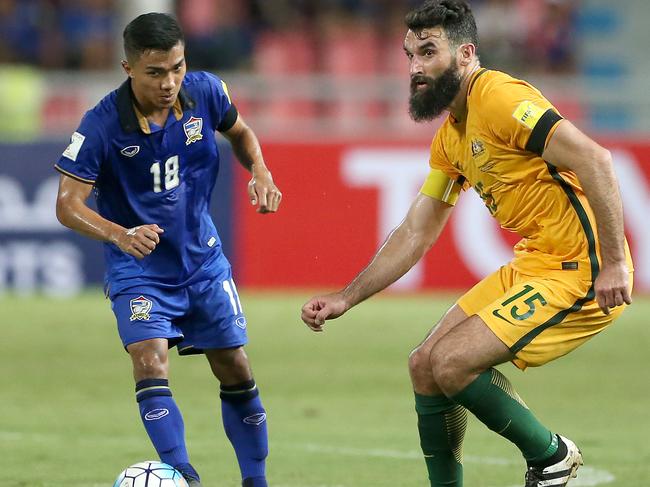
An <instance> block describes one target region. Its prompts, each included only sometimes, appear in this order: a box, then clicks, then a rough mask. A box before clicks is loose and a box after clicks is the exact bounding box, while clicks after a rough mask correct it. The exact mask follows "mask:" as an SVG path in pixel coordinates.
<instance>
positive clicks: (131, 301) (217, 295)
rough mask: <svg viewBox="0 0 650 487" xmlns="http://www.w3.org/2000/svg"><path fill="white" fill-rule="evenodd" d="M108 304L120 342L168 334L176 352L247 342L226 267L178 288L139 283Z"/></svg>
mask: <svg viewBox="0 0 650 487" xmlns="http://www.w3.org/2000/svg"><path fill="white" fill-rule="evenodd" d="M112 308H113V313H115V317H116V318H117V328H118V331H119V334H120V338H121V339H122V344H123V345H124V348H126V347H127V345H130V344H131V343H136V342H140V341H142V340H148V339H151V338H167V339H168V340H169V346H170V348H171V347H173V346H178V352H179V354H181V355H189V354H195V353H202V352H203V350H210V349H216V348H235V347H239V346H242V345H245V344H246V343H247V342H248V337H247V335H246V317H245V316H244V313H243V311H242V307H241V302H240V301H239V296H238V294H237V288H236V287H235V282H234V281H233V279H232V273H231V269H230V267H228V268H226V269H224V270H223V271H221V272H220V273H219V275H218V276H217V277H215V278H214V279H212V280H205V281H201V282H197V283H195V284H192V285H189V286H186V287H183V288H180V289H164V288H159V287H154V286H142V287H137V288H133V289H129V290H128V291H126V292H124V293H122V294H118V295H116V296H113V298H112Z"/></svg>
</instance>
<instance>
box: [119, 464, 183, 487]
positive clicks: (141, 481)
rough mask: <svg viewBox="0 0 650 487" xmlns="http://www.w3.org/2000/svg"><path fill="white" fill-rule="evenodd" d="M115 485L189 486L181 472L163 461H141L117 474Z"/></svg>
mask: <svg viewBox="0 0 650 487" xmlns="http://www.w3.org/2000/svg"><path fill="white" fill-rule="evenodd" d="M113 487H188V486H187V482H186V481H185V479H184V478H183V476H182V475H181V473H180V472H179V471H178V470H176V469H174V467H172V466H170V465H167V464H166V463H162V462H155V461H153V460H152V461H150V462H140V463H136V464H135V465H131V466H130V467H127V468H126V470H124V471H123V472H122V473H120V474H119V475H118V476H117V479H116V480H115V483H114V484H113Z"/></svg>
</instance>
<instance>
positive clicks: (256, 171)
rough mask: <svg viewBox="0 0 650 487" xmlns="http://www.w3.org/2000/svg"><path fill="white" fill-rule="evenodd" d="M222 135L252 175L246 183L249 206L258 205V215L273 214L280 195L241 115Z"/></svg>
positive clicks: (255, 137) (255, 138)
mask: <svg viewBox="0 0 650 487" xmlns="http://www.w3.org/2000/svg"><path fill="white" fill-rule="evenodd" d="M222 133H223V135H224V136H225V137H226V138H227V139H228V141H229V142H230V144H231V145H232V148H233V151H234V153H235V156H237V159H238V160H239V162H240V163H241V165H242V166H244V167H245V168H246V169H247V170H248V171H250V173H251V175H252V178H251V180H250V181H249V182H248V196H249V198H250V201H251V204H252V205H253V206H255V205H258V208H257V211H258V212H259V213H275V212H276V211H277V210H278V207H279V206H280V201H282V193H281V192H280V190H279V189H278V187H277V186H276V185H275V183H274V182H273V176H272V175H271V171H269V169H268V168H267V167H266V164H265V163H264V157H263V156H262V148H261V147H260V143H259V141H258V140H257V136H256V135H255V132H253V130H252V129H251V128H250V127H249V126H248V125H246V122H244V120H243V119H242V117H241V115H237V120H236V122H235V124H234V125H233V126H232V127H230V128H229V129H228V130H226V131H225V132H222Z"/></svg>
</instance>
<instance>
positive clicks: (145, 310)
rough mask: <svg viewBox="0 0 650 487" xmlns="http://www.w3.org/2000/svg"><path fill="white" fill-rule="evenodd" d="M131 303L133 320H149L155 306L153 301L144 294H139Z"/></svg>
mask: <svg viewBox="0 0 650 487" xmlns="http://www.w3.org/2000/svg"><path fill="white" fill-rule="evenodd" d="M130 305H131V321H136V320H140V321H148V320H149V311H151V308H152V306H153V303H152V302H151V301H150V300H149V299H147V298H145V297H144V296H138V297H137V298H135V299H132V300H131V302H130Z"/></svg>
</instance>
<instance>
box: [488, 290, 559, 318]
mask: <svg viewBox="0 0 650 487" xmlns="http://www.w3.org/2000/svg"><path fill="white" fill-rule="evenodd" d="M524 297H525V298H526V299H523V302H520V301H518V300H519V299H520V298H524ZM515 301H517V303H516V304H513V303H514V302H515ZM546 304H547V303H546V299H544V296H542V294H541V293H539V292H535V288H533V286H530V285H528V284H526V285H524V288H523V289H522V290H521V291H519V292H518V293H517V294H515V295H513V296H510V297H509V298H508V299H506V300H505V301H504V302H502V303H501V306H502V308H497V309H495V310H493V311H492V314H493V315H494V316H496V317H497V318H501V319H502V320H505V321H508V322H510V320H509V319H508V318H510V317H512V318H514V319H515V320H517V321H523V320H527V319H528V318H530V317H531V316H533V315H534V314H535V311H536V310H537V306H546ZM504 314H505V315H506V316H504Z"/></svg>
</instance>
